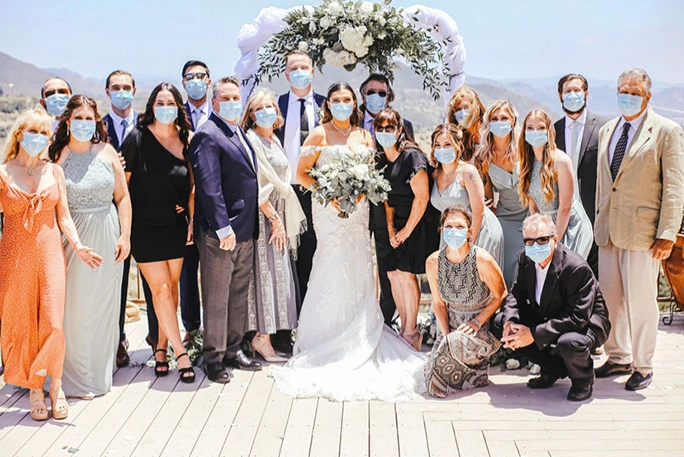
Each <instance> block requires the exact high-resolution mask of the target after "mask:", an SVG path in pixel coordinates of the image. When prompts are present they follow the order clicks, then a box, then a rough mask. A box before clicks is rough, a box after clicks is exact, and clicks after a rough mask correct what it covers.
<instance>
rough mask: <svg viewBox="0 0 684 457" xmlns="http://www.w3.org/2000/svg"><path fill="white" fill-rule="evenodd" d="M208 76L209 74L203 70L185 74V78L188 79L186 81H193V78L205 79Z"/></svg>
mask: <svg viewBox="0 0 684 457" xmlns="http://www.w3.org/2000/svg"><path fill="white" fill-rule="evenodd" d="M206 77H207V74H206V73H202V72H199V73H186V74H185V75H184V76H183V79H184V80H186V81H192V80H193V79H204V78H206Z"/></svg>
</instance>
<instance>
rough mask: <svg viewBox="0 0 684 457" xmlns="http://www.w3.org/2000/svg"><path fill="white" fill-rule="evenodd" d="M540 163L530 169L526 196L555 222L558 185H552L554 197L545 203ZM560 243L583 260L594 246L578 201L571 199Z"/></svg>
mask: <svg viewBox="0 0 684 457" xmlns="http://www.w3.org/2000/svg"><path fill="white" fill-rule="evenodd" d="M541 167H542V163H541V162H538V161H536V160H535V161H534V165H533V167H532V177H531V179H530V189H529V190H528V194H529V196H530V198H531V199H532V200H534V203H536V205H537V208H538V209H539V212H540V213H541V214H548V215H550V216H551V217H553V221H554V222H555V221H556V216H557V215H558V183H554V185H553V190H554V193H555V197H554V199H553V200H552V201H550V202H548V203H547V202H546V197H545V196H544V192H543V191H542V185H541V178H540V175H539V172H540V171H541ZM561 242H562V243H563V244H564V245H565V246H567V247H568V249H570V250H571V251H574V252H576V253H578V254H579V255H581V256H582V257H583V258H584V259H585V260H586V258H587V256H588V255H589V251H591V246H592V245H593V244H594V231H593V229H592V226H591V221H590V220H589V217H588V216H587V213H585V212H584V207H583V206H582V202H581V201H580V200H579V199H576V198H574V197H573V199H572V209H571V210H570V219H569V220H568V228H567V229H566V230H565V236H563V239H562V240H561Z"/></svg>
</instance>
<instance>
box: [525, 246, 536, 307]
mask: <svg viewBox="0 0 684 457" xmlns="http://www.w3.org/2000/svg"><path fill="white" fill-rule="evenodd" d="M523 267H524V268H525V287H526V289H527V293H528V294H529V299H530V304H534V305H537V306H539V304H538V303H537V299H536V298H535V296H534V291H535V290H536V289H535V285H536V284H537V272H536V270H535V268H534V262H532V261H531V260H530V259H529V258H528V257H525V264H524V265H523Z"/></svg>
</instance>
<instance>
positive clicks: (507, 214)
mask: <svg viewBox="0 0 684 457" xmlns="http://www.w3.org/2000/svg"><path fill="white" fill-rule="evenodd" d="M517 119H518V113H517V112H516V111H515V108H514V107H513V105H512V104H511V102H509V101H507V100H497V101H495V102H494V103H492V105H491V106H490V107H489V109H488V110H487V113H486V114H485V121H484V124H483V127H482V131H481V133H480V138H481V141H482V143H481V147H480V151H479V153H478V158H479V160H480V163H481V165H482V169H483V170H484V172H485V173H487V175H488V176H489V179H488V180H487V183H486V184H485V198H486V200H487V201H492V202H493V201H496V206H494V207H493V208H492V211H493V212H494V213H495V214H496V217H497V219H498V220H499V223H500V224H501V228H502V230H503V234H504V260H503V264H500V266H501V267H502V269H503V272H504V278H505V279H506V287H508V289H509V290H510V288H511V287H513V282H514V281H515V278H516V277H517V275H518V256H519V255H520V251H522V250H523V234H522V223H523V221H524V220H525V217H527V214H528V212H527V208H525V207H523V206H522V203H520V197H519V196H518V181H519V178H518V173H519V170H520V169H519V166H518V143H517V135H516V129H515V124H516V122H517ZM495 193H496V196H497V198H495V196H494V194H495Z"/></svg>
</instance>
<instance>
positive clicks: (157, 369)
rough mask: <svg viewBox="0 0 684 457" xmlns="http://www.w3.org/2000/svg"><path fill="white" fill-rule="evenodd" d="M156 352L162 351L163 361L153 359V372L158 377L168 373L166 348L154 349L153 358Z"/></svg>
mask: <svg viewBox="0 0 684 457" xmlns="http://www.w3.org/2000/svg"><path fill="white" fill-rule="evenodd" d="M157 352H163V353H164V361H163V362H160V361H159V360H155V361H154V374H155V375H156V376H157V377H158V378H163V377H164V376H166V375H167V374H169V362H168V360H166V349H157V350H156V351H154V355H155V359H156V356H157ZM162 368H166V369H165V370H163V369H162Z"/></svg>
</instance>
